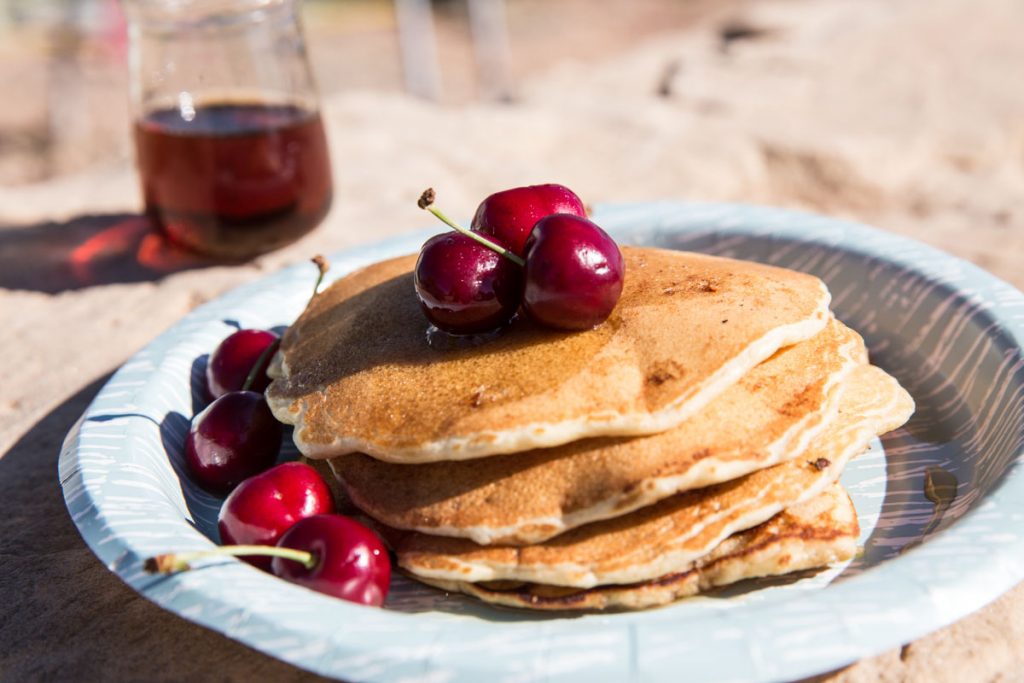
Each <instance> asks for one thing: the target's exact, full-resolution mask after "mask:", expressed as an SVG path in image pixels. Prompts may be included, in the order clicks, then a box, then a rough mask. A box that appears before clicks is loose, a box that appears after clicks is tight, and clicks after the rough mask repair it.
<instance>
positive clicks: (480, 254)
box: [414, 232, 523, 334]
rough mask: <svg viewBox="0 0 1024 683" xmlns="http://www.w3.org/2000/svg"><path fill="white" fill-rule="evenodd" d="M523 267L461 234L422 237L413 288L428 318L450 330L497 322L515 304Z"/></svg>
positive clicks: (476, 329)
mask: <svg viewBox="0 0 1024 683" xmlns="http://www.w3.org/2000/svg"><path fill="white" fill-rule="evenodd" d="M522 280H523V278H522V268H520V267H519V266H518V265H516V264H515V263H513V262H512V261H510V260H509V259H507V258H505V257H503V256H501V255H500V254H498V253H496V252H494V251H492V250H491V249H489V248H488V247H486V246H483V245H482V244H479V243H477V242H476V241H475V240H473V239H472V238H470V237H467V236H466V235H463V234H460V233H455V232H448V233H444V234H441V235H435V236H434V237H431V238H430V239H429V240H427V242H426V244H424V245H423V248H422V249H421V250H420V255H419V258H418V259H417V260H416V270H415V273H414V283H415V286H416V294H417V296H419V299H420V305H421V306H422V308H423V312H424V314H425V315H426V316H427V319H428V320H429V321H430V322H432V323H433V324H434V325H436V326H437V327H438V328H440V329H442V330H444V331H445V332H449V333H451V334H473V333H477V332H486V331H489V330H493V329H495V328H498V327H501V326H502V325H504V324H506V323H507V322H508V321H509V320H511V319H512V316H513V315H515V313H516V310H517V309H518V308H519V301H520V292H521V290H522Z"/></svg>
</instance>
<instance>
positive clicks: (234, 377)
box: [206, 330, 281, 398]
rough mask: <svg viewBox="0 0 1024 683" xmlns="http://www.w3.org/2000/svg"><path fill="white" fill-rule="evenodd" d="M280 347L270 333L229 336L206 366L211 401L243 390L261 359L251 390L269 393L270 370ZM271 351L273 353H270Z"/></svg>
mask: <svg viewBox="0 0 1024 683" xmlns="http://www.w3.org/2000/svg"><path fill="white" fill-rule="evenodd" d="M280 343H281V338H280V337H278V336H277V335H276V334H274V333H273V332H270V331H269V330H238V331H237V332H233V333H232V334H230V335H229V336H228V337H227V338H225V339H224V341H222V342H221V343H220V344H219V345H218V346H217V348H216V349H215V350H214V351H213V353H211V354H210V358H209V360H208V361H207V363H206V390H207V391H208V392H209V394H210V397H211V398H218V397H220V396H223V395H224V394H226V393H228V392H229V391H239V390H241V389H242V387H243V386H244V384H245V378H246V377H248V376H249V372H250V371H251V370H252V369H253V366H254V365H256V363H257V362H258V361H259V360H260V358H261V357H263V358H264V359H263V361H262V362H261V363H260V367H259V368H257V370H256V379H255V380H253V383H252V386H251V387H249V388H250V389H251V390H252V391H256V392H259V393H262V392H263V391H264V390H266V388H267V385H268V384H270V378H269V377H267V367H268V366H269V365H270V359H271V357H273V355H274V351H276V350H277V346H278V345H279V344H280ZM268 347H273V349H272V350H271V351H269V352H267V348H268ZM265 352H266V354H265V355H264V353H265Z"/></svg>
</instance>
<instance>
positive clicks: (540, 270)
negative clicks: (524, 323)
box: [523, 214, 626, 330]
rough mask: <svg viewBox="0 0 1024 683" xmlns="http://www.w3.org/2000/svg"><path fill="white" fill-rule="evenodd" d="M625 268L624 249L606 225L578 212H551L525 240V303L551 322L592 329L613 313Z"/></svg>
mask: <svg viewBox="0 0 1024 683" xmlns="http://www.w3.org/2000/svg"><path fill="white" fill-rule="evenodd" d="M625 274H626V264H625V262H624V261H623V259H622V252H620V251H619V247H618V245H617V244H615V240H613V239H612V238H611V237H609V236H608V233H606V232H605V231H604V230H602V229H601V228H599V227H598V226H597V225H595V224H594V223H593V222H591V221H589V220H587V219H586V218H581V217H579V216H572V215H569V214H555V215H553V216H547V217H546V218H542V219H540V220H539V221H537V225H535V226H534V228H533V231H532V232H531V233H530V238H529V239H528V240H527V242H526V272H525V275H524V277H525V284H524V288H523V308H524V309H525V310H526V312H527V313H528V314H529V315H530V317H531V318H533V319H534V320H536V321H537V322H540V323H543V324H544V325H548V326H550V327H557V328H560V329H564V330H585V329H589V328H591V327H594V326H595V325H599V324H601V323H602V322H604V321H605V320H606V319H607V318H608V316H609V315H611V312H612V309H614V308H615V304H616V303H618V301H619V295H620V294H622V282H623V278H624V277H625Z"/></svg>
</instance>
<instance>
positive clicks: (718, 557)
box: [420, 484, 860, 611]
mask: <svg viewBox="0 0 1024 683" xmlns="http://www.w3.org/2000/svg"><path fill="white" fill-rule="evenodd" d="M859 533H860V525H859V524H858V523H857V513H856V510H854V507H853V502H852V501H851V500H850V497H849V496H848V495H847V494H846V491H844V490H843V489H842V487H841V486H839V484H833V485H832V486H831V487H829V488H828V489H827V490H826V491H825V492H824V493H822V494H821V495H819V496H817V497H815V498H812V499H811V500H809V501H807V502H805V503H801V504H800V505H794V506H793V507H790V508H789V509H787V510H784V511H783V512H780V513H779V514H777V515H775V516H774V517H772V518H771V519H770V520H768V521H767V522H764V523H763V524H760V525H758V526H756V527H754V528H752V529H748V530H746V531H743V532H740V533H738V534H734V535H732V536H730V537H729V538H727V539H725V540H724V541H722V542H721V543H719V544H718V546H717V547H715V549H714V550H712V551H711V552H710V553H708V554H707V555H705V556H704V557H702V558H700V559H698V560H696V561H694V562H691V563H690V564H689V565H687V566H686V567H684V568H682V569H681V570H679V571H678V572H676V573H674V574H669V575H667V576H660V577H658V578H656V579H653V580H651V581H645V582H642V583H635V584H630V585H623V586H615V585H612V586H597V587H594V588H588V589H583V590H580V589H577V588H566V587H564V586H546V585H542V584H535V583H526V584H524V583H515V582H506V583H505V585H502V584H501V583H500V582H495V583H492V584H487V583H483V584H481V583H469V582H468V581H443V580H435V579H420V580H421V581H423V582H424V583H427V584H429V585H432V586H436V587H437V588H441V589H442V590H446V591H449V592H452V593H466V594H468V595H472V596H474V597H477V598H479V599H480V600H483V601H484V602H489V603H492V604H495V605H503V606H506V607H520V608H525V609H533V610H553V611H564V610H612V609H630V610H632V609H646V608H649V607H658V606H660V605H665V604H668V603H670V602H673V601H675V600H679V599H680V598H685V597H690V596H692V595H696V594H698V593H704V592H707V591H709V590H712V589H714V588H717V587H720V586H728V585H731V584H734V583H738V582H740V581H744V580H746V579H753V578H758V577H765V576H778V575H782V574H790V573H792V572H798V571H802V570H807V569H817V568H819V567H825V566H827V565H830V564H833V563H836V562H844V561H846V560H849V559H850V558H852V557H853V556H854V555H855V554H856V552H857V536H858V535H859Z"/></svg>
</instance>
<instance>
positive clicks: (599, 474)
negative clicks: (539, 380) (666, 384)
mask: <svg viewBox="0 0 1024 683" xmlns="http://www.w3.org/2000/svg"><path fill="white" fill-rule="evenodd" d="M866 361H867V354H866V352H865V350H864V346H863V342H862V341H861V339H860V337H859V335H857V334H856V333H855V332H853V331H852V330H850V329H849V328H847V327H845V326H844V325H842V323H839V322H838V321H835V320H833V321H832V322H831V323H830V324H829V325H828V326H827V327H826V328H825V330H823V331H822V332H821V333H820V334H818V335H816V336H815V337H813V338H812V339H809V340H807V341H805V342H801V343H799V344H796V345H793V346H790V347H787V348H785V349H783V350H780V351H779V352H777V353H776V354H775V355H774V356H772V357H771V358H770V359H768V360H767V361H765V362H763V363H761V364H760V365H759V366H757V367H756V368H754V369H753V370H751V371H750V373H748V374H747V375H746V376H744V377H743V379H741V380H740V381H739V382H738V383H736V384H735V385H733V386H732V387H730V388H729V389H727V390H725V391H724V392H723V393H722V394H721V395H719V396H718V397H717V398H716V399H714V400H713V401H711V403H710V404H708V406H707V407H706V408H705V409H704V410H702V411H701V412H700V413H698V414H696V415H694V416H692V417H690V418H689V419H688V420H685V421H684V422H683V423H682V424H681V425H679V426H678V427H675V428H673V429H671V430H668V431H665V432H661V433H659V434H655V435H652V436H644V437H635V438H599V439H588V440H584V441H577V442H574V443H570V444H566V445H563V446H557V447H554V448H548V449H543V450H535V451H530V452H527V453H514V454H511V455H503V456H495V457H491V458H479V459H475V460H468V461H464V462H457V463H452V462H439V463H427V464H422V465H400V464H394V463H387V462H382V461H379V460H376V459H374V458H371V457H368V456H365V455H361V454H353V455H347V456H342V457H339V458H333V459H331V460H330V464H331V468H332V470H333V471H334V472H335V474H336V476H337V477H338V479H339V480H340V481H341V483H342V485H343V487H344V488H345V491H346V494H347V496H348V497H349V499H351V500H352V501H353V502H354V503H355V504H356V505H358V506H359V507H360V508H361V509H363V510H364V511H365V512H366V513H367V514H369V515H371V516H373V517H375V518H376V519H377V520H379V521H381V522H383V523H385V524H387V525H389V526H393V527H397V528H401V529H413V530H417V531H422V532H423V533H427V534H438V535H444V536H459V537H465V538H470V539H472V540H474V541H476V542H478V543H485V544H489V543H494V544H508V545H525V544H530V543H538V542H541V541H544V540H546V539H548V538H551V537H552V536H555V535H556V534H558V533H561V532H563V531H565V530H566V529H570V528H573V527H576V526H580V525H582V524H586V523H588V522H592V521H595V520H598V519H605V518H609V517H615V516H619V515H622V514H624V513H626V512H630V511H632V510H635V509H637V508H640V507H642V506H644V505H650V504H652V503H655V502H657V501H658V500H660V499H662V498H665V497H667V496H670V495H672V494H674V493H676V492H678V491H684V490H688V489H692V488H700V487H703V486H708V485H710V484H714V483H718V482H721V481H725V480H728V479H733V478H736V477H739V476H742V475H745V474H748V473H749V472H751V471H753V470H756V469H760V468H763V467H768V466H771V465H774V464H778V463H779V462H783V461H785V460H789V459H792V458H795V457H797V456H798V455H799V454H800V453H801V452H802V451H803V450H804V448H805V447H806V445H807V442H808V441H809V440H810V439H812V438H813V437H814V436H815V435H816V434H817V433H818V432H820V431H821V429H823V428H824V423H825V421H826V419H827V417H828V416H829V414H830V412H831V411H833V410H834V409H835V404H836V393H837V392H836V388H837V385H838V383H839V381H840V380H841V379H842V378H843V377H845V376H846V375H847V374H848V373H849V372H851V371H852V370H853V369H854V368H855V367H856V366H857V365H859V364H864V363H866Z"/></svg>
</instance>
